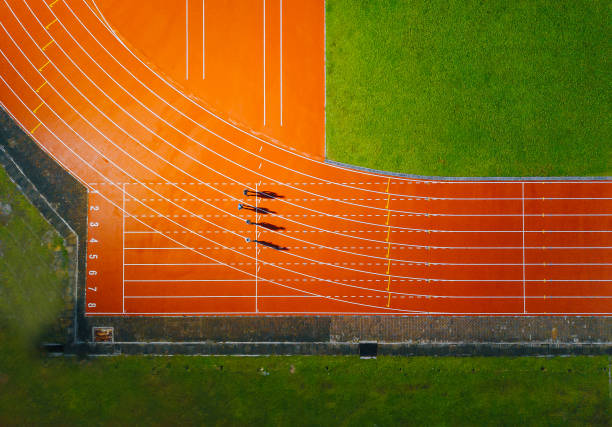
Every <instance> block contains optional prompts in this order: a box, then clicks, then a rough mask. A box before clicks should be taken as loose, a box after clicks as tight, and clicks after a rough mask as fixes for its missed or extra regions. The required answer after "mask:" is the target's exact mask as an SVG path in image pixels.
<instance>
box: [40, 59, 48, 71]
mask: <svg viewBox="0 0 612 427" xmlns="http://www.w3.org/2000/svg"><path fill="white" fill-rule="evenodd" d="M49 62H51V61H47V62H45V65H43V66H42V67H40V68H39V69H38V71H42V70H43V68H45V67H46V66H47V65H49Z"/></svg>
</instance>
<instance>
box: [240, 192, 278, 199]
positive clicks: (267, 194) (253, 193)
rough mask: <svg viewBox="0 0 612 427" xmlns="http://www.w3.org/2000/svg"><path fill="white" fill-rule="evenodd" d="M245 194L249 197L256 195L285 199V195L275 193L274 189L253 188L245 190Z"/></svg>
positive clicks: (264, 197)
mask: <svg viewBox="0 0 612 427" xmlns="http://www.w3.org/2000/svg"><path fill="white" fill-rule="evenodd" d="M243 194H244V195H245V196H247V197H249V196H255V197H259V198H260V199H284V198H285V196H281V195H280V194H277V193H275V192H274V191H253V190H244V191H243Z"/></svg>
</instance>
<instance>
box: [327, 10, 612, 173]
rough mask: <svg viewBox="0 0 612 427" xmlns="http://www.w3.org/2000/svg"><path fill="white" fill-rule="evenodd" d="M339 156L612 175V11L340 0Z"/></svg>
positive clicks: (331, 63) (420, 166)
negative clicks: (611, 36)
mask: <svg viewBox="0 0 612 427" xmlns="http://www.w3.org/2000/svg"><path fill="white" fill-rule="evenodd" d="M326 22H327V34H326V39H327V53H326V55H327V155H328V158H330V159H332V160H337V161H341V162H345V163H351V164H356V165H361V166H366V167H370V168H375V169H384V170H390V171H396V172H405V173H413V174H424V175H447V176H567V175H572V176H597V175H610V174H611V173H612V142H611V141H612V132H611V123H612V121H611V117H612V114H611V113H612V108H611V105H612V102H611V101H612V97H611V89H610V88H611V87H612V71H611V70H612V42H611V40H612V39H611V38H610V34H612V25H610V24H611V22H612V7H611V6H610V2H609V1H598V0H557V1H548V0H530V1H528V0H517V1H511V2H500V1H474V0H467V1H456V0H405V1H400V0H396V1H393V0H368V1H354V0H327V6H326Z"/></svg>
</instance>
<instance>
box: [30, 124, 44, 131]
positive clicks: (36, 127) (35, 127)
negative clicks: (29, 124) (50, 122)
mask: <svg viewBox="0 0 612 427" xmlns="http://www.w3.org/2000/svg"><path fill="white" fill-rule="evenodd" d="M41 124H42V123H41V122H38V124H37V125H36V126H34V129H32V130H31V131H30V133H34V131H35V130H36V129H38V127H39V126H40V125H41Z"/></svg>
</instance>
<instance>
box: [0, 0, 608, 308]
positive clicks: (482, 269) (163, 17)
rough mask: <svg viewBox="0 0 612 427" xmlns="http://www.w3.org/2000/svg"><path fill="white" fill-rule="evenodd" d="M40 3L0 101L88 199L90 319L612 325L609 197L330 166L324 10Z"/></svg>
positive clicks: (11, 48) (15, 10)
mask: <svg viewBox="0 0 612 427" xmlns="http://www.w3.org/2000/svg"><path fill="white" fill-rule="evenodd" d="M48 3H49V4H47V3H45V2H43V1H41V0H32V1H28V2H27V4H26V3H25V2H24V1H22V0H0V11H1V12H0V17H1V24H2V27H1V28H0V46H1V52H2V55H0V64H1V70H2V73H1V81H0V101H1V103H2V107H3V108H4V109H5V110H6V111H7V112H9V114H11V115H12V116H13V117H14V119H15V120H16V122H17V123H18V124H20V125H21V126H22V127H23V129H24V130H25V131H26V132H29V133H30V134H31V136H32V137H33V138H34V139H35V140H36V141H37V142H38V143H39V144H40V146H41V147H42V148H43V149H45V150H46V151H47V152H48V153H49V154H50V155H51V156H53V157H54V158H55V159H56V160H57V161H58V162H59V163H60V164H61V165H62V166H63V167H65V168H66V169H67V170H68V171H70V172H71V173H72V174H73V175H74V176H75V177H77V178H78V179H79V180H80V181H81V182H83V184H84V185H86V186H87V188H88V190H89V228H88V245H87V251H88V264H87V274H88V276H87V295H86V301H87V307H88V308H87V314H88V315H109V314H110V315H145V314H155V315H182V314H202V315H206V314H262V315H270V314H367V313H369V314H386V315H409V314H472V315H478V314H483V315H485V314H487V315H490V314H516V315H551V314H552V315H566V314H570V315H571V314H575V315H579V314H593V315H610V314H612V262H611V260H612V246H611V245H610V242H611V239H610V236H611V231H612V182H611V181H609V180H601V181H596V180H595V181H572V180H566V181H546V180H541V181H538V180H529V181H524V182H523V181H494V180H489V181H486V180H482V181H439V180H426V179H408V178H401V177H391V176H386V175H383V174H375V173H369V172H362V171H358V170H350V169H346V168H341V167H338V166H335V165H332V164H328V163H325V162H324V158H323V156H324V102H325V100H324V85H325V79H324V4H323V1H309V2H299V1H296V0H282V1H281V0H276V1H274V0H265V1H264V0H258V1H243V0H233V1H220V0H205V2H202V1H192V0H189V1H188V2H186V3H185V4H183V3H180V2H162V1H160V0H155V1H150V2H135V1H133V2H129V1H123V2H120V1H105V2H100V5H96V3H95V2H93V1H84V0H58V1H53V0H48ZM203 6H204V7H203ZM98 7H101V9H98ZM281 8H282V11H281ZM281 17H282V18H281ZM264 20H265V25H264ZM186 23H187V24H188V25H186ZM281 23H282V30H281ZM281 45H282V51H281ZM281 120H282V122H281ZM246 188H248V189H250V190H257V191H268V192H274V193H276V194H277V195H279V196H280V197H277V198H272V199H270V198H262V197H255V196H248V197H245V196H244V195H243V190H244V189H246ZM238 203H244V204H248V205H253V206H256V207H257V208H260V209H261V208H265V209H268V210H269V211H270V213H268V214H263V213H260V214H255V213H254V212H252V211H248V210H245V209H243V210H238V209H237V205H238ZM247 219H249V220H250V221H252V222H257V223H258V225H248V224H246V222H245V220H247ZM266 224H273V225H274V226H276V227H281V228H280V229H277V230H271V229H270V228H267V227H266ZM246 238H250V239H257V240H259V241H264V242H271V243H273V244H275V245H278V247H280V248H282V250H275V249H271V248H269V247H266V246H263V245H260V244H256V243H254V242H247V241H246V240H245V239H246Z"/></svg>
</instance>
